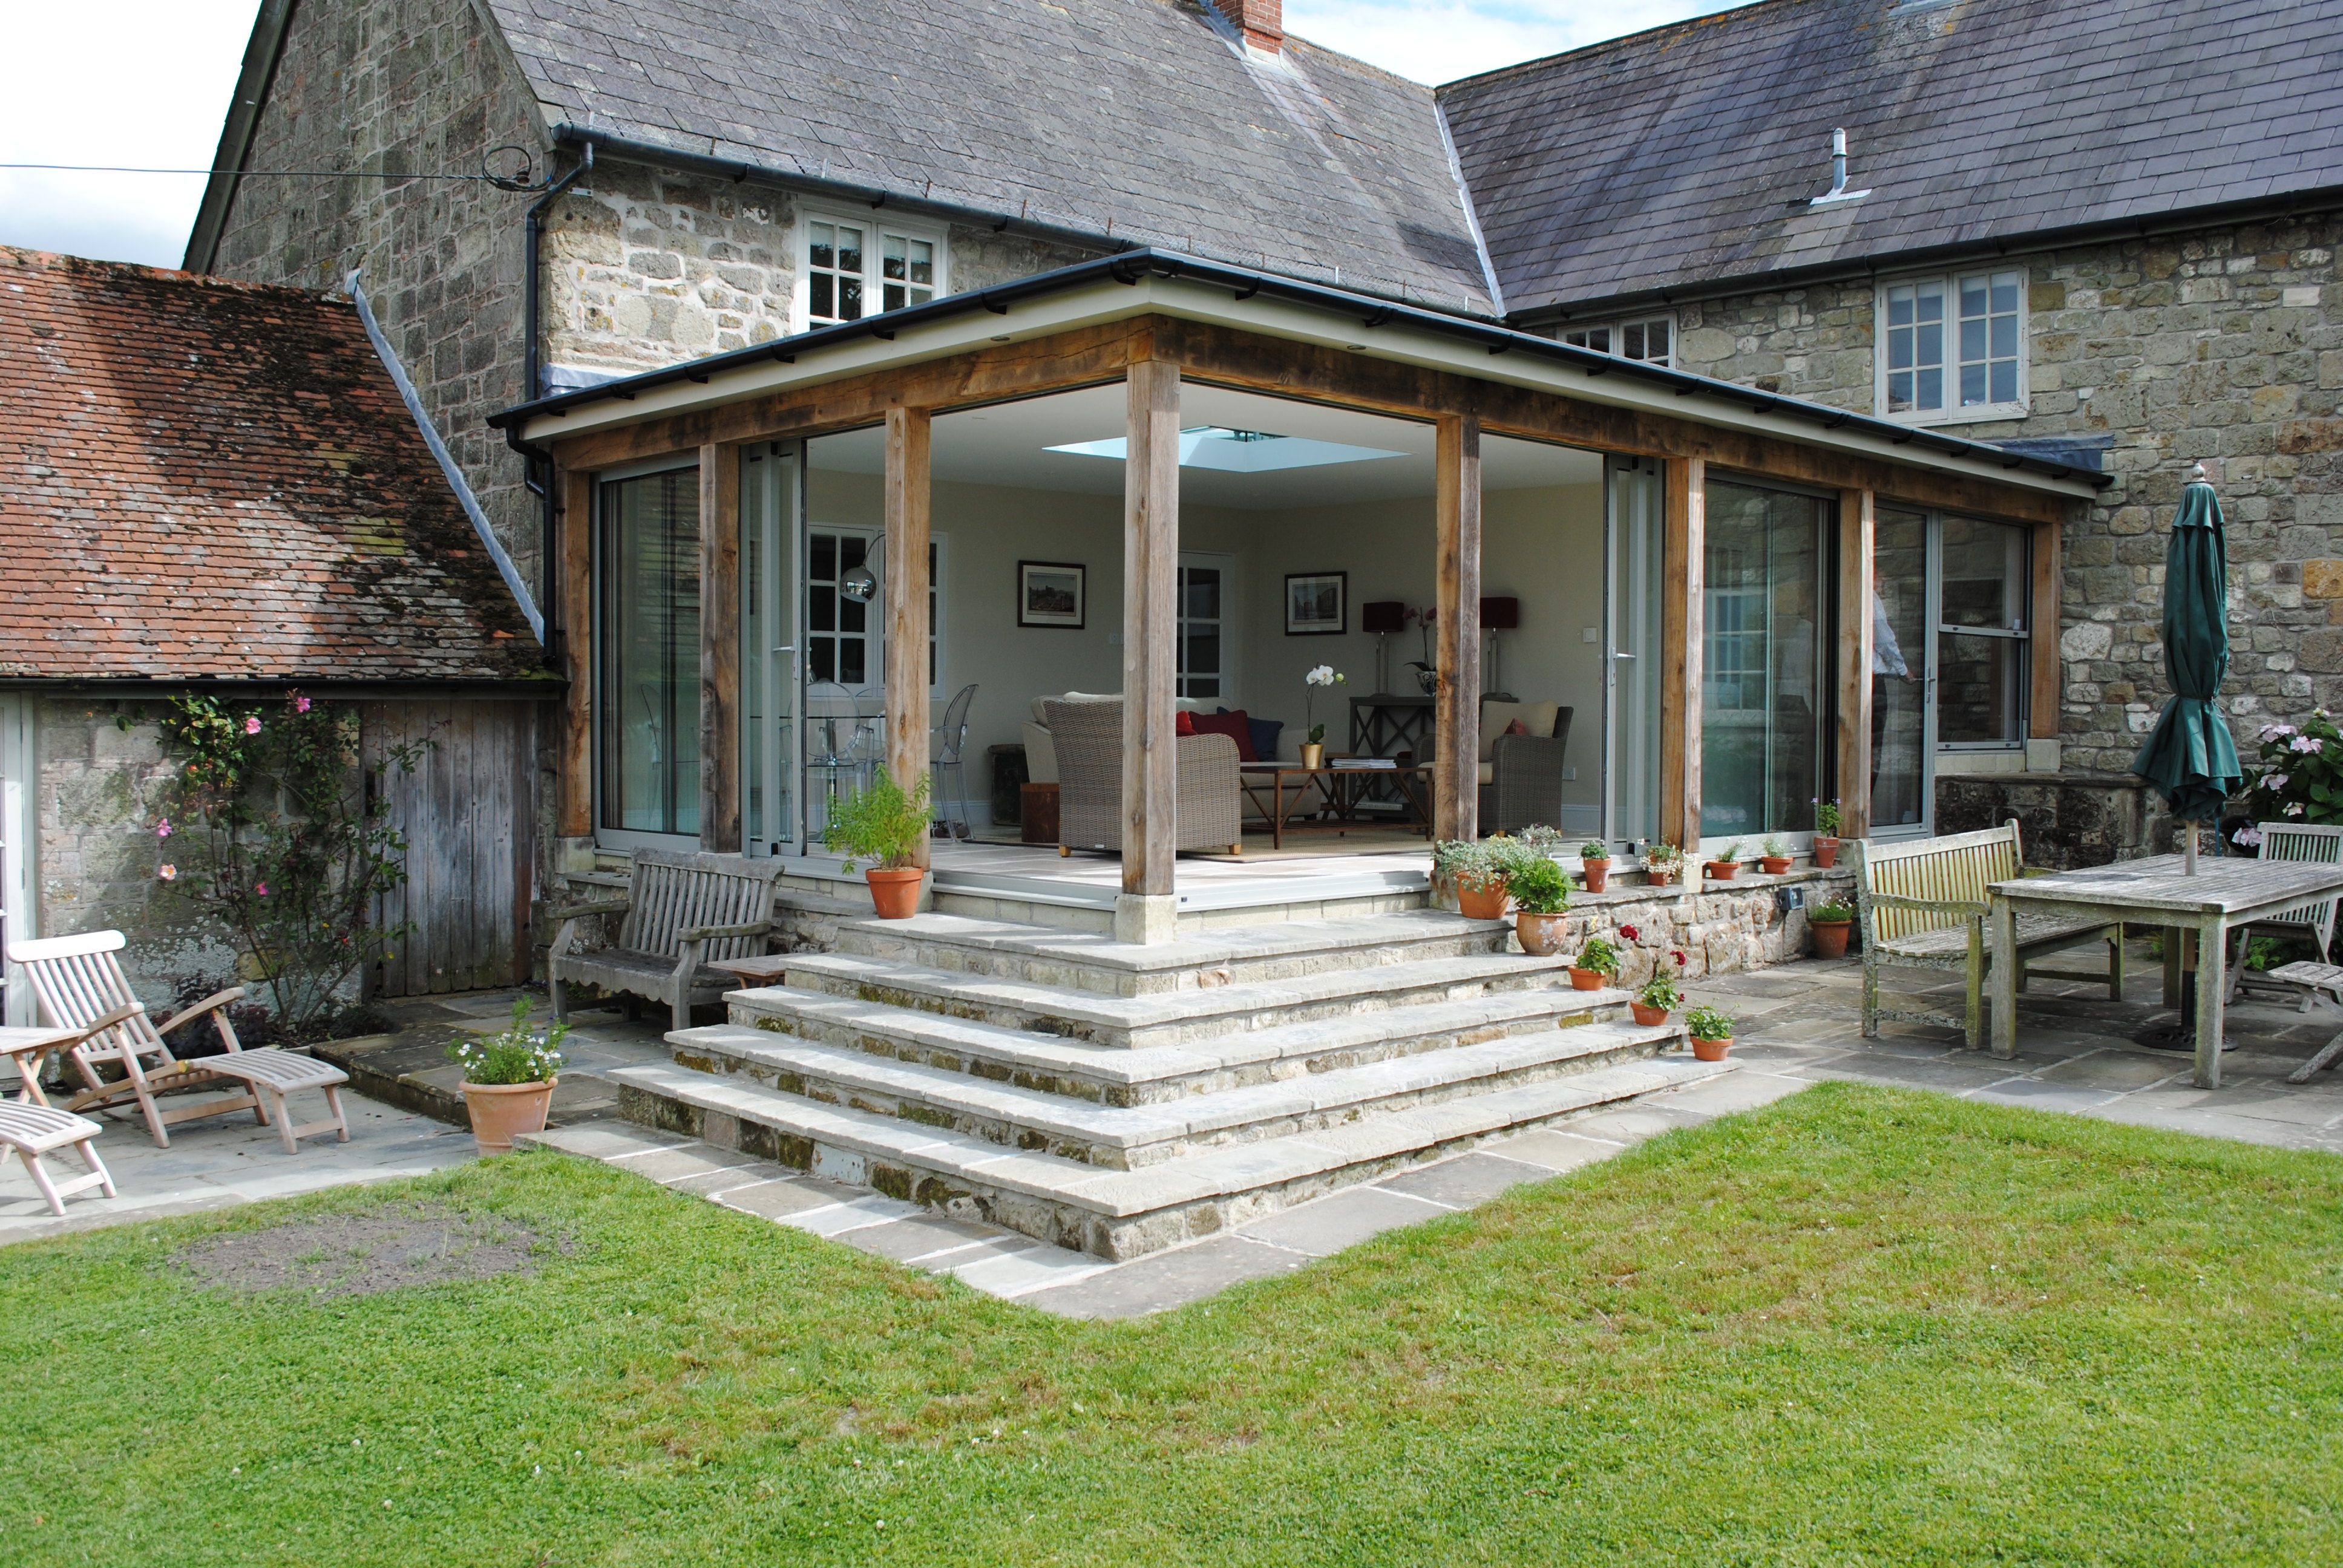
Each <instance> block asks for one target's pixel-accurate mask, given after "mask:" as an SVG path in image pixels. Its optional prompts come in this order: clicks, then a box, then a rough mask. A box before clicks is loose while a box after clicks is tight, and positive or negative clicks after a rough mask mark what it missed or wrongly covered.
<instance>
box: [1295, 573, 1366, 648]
mask: <svg viewBox="0 0 2343 1568" xmlns="http://www.w3.org/2000/svg"><path fill="white" fill-rule="evenodd" d="M1350 600H1351V574H1350V573H1348V572H1294V573H1289V574H1288V575H1287V577H1286V579H1285V635H1286V636H1288V637H1340V636H1342V621H1343V618H1344V617H1345V616H1346V615H1347V614H1348V613H1349V610H1350Z"/></svg>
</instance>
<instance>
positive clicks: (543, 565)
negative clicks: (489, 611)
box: [507, 142, 594, 642]
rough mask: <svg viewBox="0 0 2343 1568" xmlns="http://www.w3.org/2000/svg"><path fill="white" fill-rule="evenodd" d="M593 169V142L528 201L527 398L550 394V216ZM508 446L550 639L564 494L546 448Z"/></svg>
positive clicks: (523, 306) (523, 307)
mask: <svg viewBox="0 0 2343 1568" xmlns="http://www.w3.org/2000/svg"><path fill="white" fill-rule="evenodd" d="M593 172H594V144H593V143H591V142H588V143H587V144H586V152H585V156H584V157H583V158H581V159H580V160H579V161H578V166H577V167H576V168H573V169H571V170H570V171H569V172H568V174H566V175H564V176H561V177H560V178H559V179H558V180H555V181H554V182H553V183H552V184H550V185H548V186H546V187H545V194H544V195H543V196H539V197H538V198H537V199H536V200H535V201H533V202H531V203H529V204H528V215H527V221H526V223H525V225H524V231H525V238H524V239H523V241H522V247H521V248H522V259H521V266H522V268H523V270H524V271H525V272H526V273H527V274H528V277H527V279H526V281H525V284H524V286H523V287H522V290H521V338H522V344H521V373H522V375H523V376H524V377H527V387H528V391H527V394H526V396H527V397H528V400H529V401H530V402H532V403H533V402H535V401H536V400H537V399H538V398H539V397H543V396H545V388H544V387H540V386H538V377H539V376H540V375H541V374H542V370H543V367H542V364H541V356H540V355H539V353H538V334H537V317H538V304H537V302H538V292H539V290H540V287H541V283H540V280H539V276H538V275H539V273H540V272H541V271H542V267H541V265H540V258H541V253H542V251H543V249H544V245H545V215H546V213H547V211H548V209H550V208H551V207H552V206H553V204H554V202H555V201H557V200H558V199H559V198H560V196H562V195H563V194H564V193H566V192H567V191H568V189H569V187H570V186H573V185H576V184H577V183H578V179H579V178H580V177H581V176H585V175H588V174H591V173H593ZM507 445H508V446H510V447H512V448H513V450H515V451H517V452H518V453H519V454H520V455H521V461H522V471H521V483H522V484H524V485H526V486H527V487H528V490H529V493H530V494H532V495H534V496H535V497H536V498H537V499H538V517H539V521H538V549H537V559H538V590H539V592H538V603H539V604H541V605H542V606H543V607H544V608H543V614H544V617H545V626H546V634H547V638H548V642H549V641H550V639H551V638H552V637H553V636H554V635H555V633H554V628H556V627H557V626H566V625H567V624H568V623H567V622H563V621H558V620H557V619H556V612H557V610H558V608H559V599H560V592H559V590H560V583H561V574H560V573H558V572H557V571H555V570H554V568H553V548H554V538H553V535H554V520H553V519H554V517H555V515H556V513H557V512H558V509H559V508H560V505H561V502H560V498H558V497H557V496H556V495H555V494H554V493H553V459H552V458H551V457H549V456H548V455H547V453H546V451H545V449H544V448H543V447H535V446H531V445H529V444H528V443H527V442H524V441H520V440H508V442H507Z"/></svg>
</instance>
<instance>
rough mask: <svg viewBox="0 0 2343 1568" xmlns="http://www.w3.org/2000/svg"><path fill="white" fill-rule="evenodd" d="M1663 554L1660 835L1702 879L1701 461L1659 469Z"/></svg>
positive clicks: (1688, 872)
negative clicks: (1697, 864)
mask: <svg viewBox="0 0 2343 1568" xmlns="http://www.w3.org/2000/svg"><path fill="white" fill-rule="evenodd" d="M1707 491H1708V473H1707V465H1706V464H1704V462H1702V460H1701V459H1700V458H1698V457H1671V458H1669V459H1668V460H1667V461H1666V463H1665V464H1664V477H1663V479H1662V497H1663V499H1662V503H1661V506H1662V514H1661V525H1660V526H1661V529H1662V536H1661V546H1660V556H1661V563H1660V577H1661V589H1660V835H1661V837H1662V838H1664V839H1666V840H1667V841H1668V842H1669V843H1671V844H1675V845H1678V846H1680V847H1681V848H1682V849H1683V850H1684V859H1685V861H1686V864H1685V866H1684V879H1685V885H1686V886H1687V887H1697V886H1698V885H1699V884H1698V883H1697V882H1695V881H1694V880H1693V879H1694V878H1696V877H1698V876H1699V875H1700V872H1699V870H1698V869H1697V868H1696V867H1694V865H1692V864H1691V862H1692V861H1694V860H1697V859H1699V858H1700V763H1701V694H1700V687H1701V674H1702V672H1701V638H1702V637H1703V636H1704V618H1705V616H1706V612H1707V605H1706V603H1705V602H1704V598H1703V596H1704V592H1705V588H1704V582H1703V577H1704V567H1705V565H1706V555H1707V549H1708V498H1707Z"/></svg>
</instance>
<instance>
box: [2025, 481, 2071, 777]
mask: <svg viewBox="0 0 2343 1568" xmlns="http://www.w3.org/2000/svg"><path fill="white" fill-rule="evenodd" d="M2065 533H2066V529H2064V528H2061V527H2060V526H2059V525H2058V524H2056V523H2038V524H2036V526H2035V528H2034V603H2033V607H2032V610H2031V613H2030V615H2029V617H2028V619H2027V623H2026V624H2027V625H2028V626H2030V627H2031V628H2033V630H2032V633H2031V635H2030V636H2029V637H2028V638H2027V642H2028V644H2029V656H2030V659H2031V663H2032V671H2031V674H2032V680H2031V682H2030V684H2031V686H2032V688H2033V690H2032V693H2031V699H2030V700H2029V701H2028V703H2027V704H2026V734H2027V735H2028V736H2030V737H2031V738H2032V739H2036V740H2056V739H2058V719H2059V712H2058V705H2059V703H2060V702H2061V701H2062V700H2063V699H2064V698H2065V695H2066V689H2065V684H2064V679H2063V677H2064V673H2065V672H2064V667H2063V666H2062V665H2061V664H2060V662H2059V658H2060V655H2059V652H2058V635H2059V625H2058V616H2059V608H2058V585H2059V581H2060V574H2061V573H2062V571H2063V570H2064V568H2065V563H2064V562H2063V561H2061V560H2060V558H2059V551H2060V547H2061V543H2062V540H2063V538H2064V535H2065Z"/></svg>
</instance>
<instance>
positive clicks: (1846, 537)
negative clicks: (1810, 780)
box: [1837, 490, 1878, 839]
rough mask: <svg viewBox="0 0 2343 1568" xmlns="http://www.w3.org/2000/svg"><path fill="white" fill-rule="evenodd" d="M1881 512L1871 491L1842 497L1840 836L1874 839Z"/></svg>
mask: <svg viewBox="0 0 2343 1568" xmlns="http://www.w3.org/2000/svg"><path fill="white" fill-rule="evenodd" d="M1877 518H1878V513H1877V508H1876V506H1875V502H1874V500H1873V497H1872V492H1870V491H1869V490H1841V491H1840V492H1839V498H1838V767H1837V776H1838V800H1839V833H1840V835H1841V836H1842V837H1845V838H1848V839H1867V838H1869V837H1870V836H1871V672H1872V668H1873V665H1874V663H1875V660H1876V658H1877V657H1878V649H1877V648H1876V647H1875V638H1876V636H1877V633H1876V632H1875V630H1874V626H1873V620H1872V615H1873V610H1872V600H1873V588H1872V583H1873V580H1874V577H1875V567H1874V561H1875V557H1876V554H1877V549H1878V524H1877Z"/></svg>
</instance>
